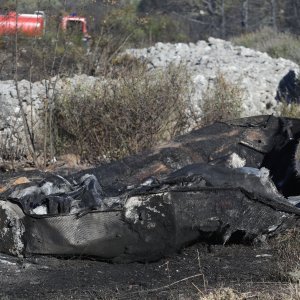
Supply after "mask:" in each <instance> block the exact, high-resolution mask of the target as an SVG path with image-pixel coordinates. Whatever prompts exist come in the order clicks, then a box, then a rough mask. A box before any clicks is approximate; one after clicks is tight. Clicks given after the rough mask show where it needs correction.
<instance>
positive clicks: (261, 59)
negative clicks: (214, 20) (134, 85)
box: [126, 38, 299, 116]
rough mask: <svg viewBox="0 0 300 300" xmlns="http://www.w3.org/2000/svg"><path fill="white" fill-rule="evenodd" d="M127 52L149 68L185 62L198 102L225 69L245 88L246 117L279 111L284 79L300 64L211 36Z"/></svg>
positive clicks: (196, 103)
mask: <svg viewBox="0 0 300 300" xmlns="http://www.w3.org/2000/svg"><path fill="white" fill-rule="evenodd" d="M126 53H127V54H131V55H133V56H135V57H137V58H142V59H146V60H147V61H148V62H149V68H165V67H166V66H167V65H169V64H170V63H175V64H184V65H186V66H187V67H188V70H189V71H190V72H191V74H192V80H193V84H194V87H195V92H194V94H193V97H192V101H193V103H194V105H198V104H199V102H200V101H201V96H202V93H203V91H205V90H206V89H207V87H208V85H209V83H210V82H212V81H213V80H214V78H215V77H216V75H217V74H218V73H219V72H221V73H223V74H224V75H225V78H227V79H228V80H230V81H231V82H232V83H238V84H239V85H240V86H241V87H242V88H243V89H244V113H243V115H244V116H254V115H260V114H272V113H276V106H277V101H276V100H275V96H276V91H277V88H278V85H279V82H280V80H281V79H282V78H283V77H284V76H285V75H286V74H287V73H288V72H289V71H290V70H294V71H295V72H298V70H299V66H298V65H297V64H296V63H294V62H292V61H289V60H286V59H283V58H278V59H274V58H272V57H270V56H269V55H268V54H267V53H262V52H259V51H256V50H252V49H248V48H245V47H241V46H234V45H233V44H232V43H231V42H228V41H224V40H220V39H215V38H209V39H208V42H206V41H199V42H197V43H196V44H193V43H189V44H183V43H178V44H163V43H157V44H156V45H154V46H153V47H150V48H144V49H129V50H127V51H126Z"/></svg>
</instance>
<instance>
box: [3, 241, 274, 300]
mask: <svg viewBox="0 0 300 300" xmlns="http://www.w3.org/2000/svg"><path fill="white" fill-rule="evenodd" d="M271 252H272V251H271V250H270V249H268V248H266V247H258V248H256V247H254V246H246V245H230V246H223V245H207V244H195V245H193V246H191V247H188V248H186V249H183V250H182V251H181V253H177V254H174V255H173V256H170V257H166V258H164V259H162V260H160V261H157V262H152V263H130V264H111V263H109V262H101V261H96V260H91V259H83V258H68V259H65V258H55V257H45V256H35V257H28V258H23V259H18V258H14V257H10V256H6V255H1V256H0V282H1V290H0V298H1V297H2V298H3V299H200V298H199V297H200V293H206V292H208V291H210V290H212V289H215V288H219V287H231V288H234V289H235V290H237V291H240V292H249V291H251V290H255V291H257V290H262V289H264V290H265V289H267V290H268V289H270V290H272V289H274V286H277V283H276V281H277V278H276V272H275V271H274V270H275V269H276V266H275V262H274V261H273V259H272V256H267V255H266V254H270V253H271Z"/></svg>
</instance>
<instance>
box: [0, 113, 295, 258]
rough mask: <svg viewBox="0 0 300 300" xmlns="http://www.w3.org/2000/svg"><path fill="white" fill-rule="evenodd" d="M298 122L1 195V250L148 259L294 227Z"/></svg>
mask: <svg viewBox="0 0 300 300" xmlns="http://www.w3.org/2000/svg"><path fill="white" fill-rule="evenodd" d="M299 138H300V120H297V119H286V118H276V117H274V116H257V117H250V118H243V119H238V120H234V121H226V122H217V123H215V124H212V125H210V126H207V127H204V128H201V129H198V130H195V131H191V132H190V133H188V134H185V135H182V136H179V137H177V138H176V139H174V140H173V141H172V142H170V143H168V144H165V145H163V146H160V147H157V148H155V149H153V150H149V151H148V152H144V153H142V154H139V155H135V156H131V157H127V158H125V159H123V160H120V161H115V162H112V163H109V164H106V165H102V166H99V167H96V168H93V169H90V170H84V171H81V172H79V173H76V174H72V175H71V176H67V177H61V176H59V175H52V176H46V175H45V178H44V179H43V180H42V181H40V182H32V183H29V184H23V185H18V186H16V187H14V188H12V189H9V190H7V191H5V192H3V193H2V194H0V237H1V240H0V251H2V252H5V253H10V254H13V255H31V254H47V255H59V256H77V255H78V256H93V257H97V258H99V259H105V260H111V261H116V262H127V261H152V260H157V259H159V258H161V257H163V256H165V255H169V254H171V253H174V251H177V250H179V249H180V248H182V247H184V246H187V245H189V244H192V243H194V242H197V241H207V242H212V243H223V244H225V243H231V242H234V243H236V242H246V243H252V242H254V241H261V240H264V239H265V238H266V237H269V236H272V235H276V234H277V233H279V232H281V231H283V230H285V229H287V228H291V227H294V226H298V224H299V216H300V209H299V208H298V206H299V203H300V198H298V196H300V185H299V180H300V179H299V176H298V158H297V157H298V140H299Z"/></svg>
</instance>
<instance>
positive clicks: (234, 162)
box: [226, 153, 246, 169]
mask: <svg viewBox="0 0 300 300" xmlns="http://www.w3.org/2000/svg"><path fill="white" fill-rule="evenodd" d="M226 165H227V166H228V167H229V168H233V169H236V168H243V167H244V166H245V165H246V159H244V158H241V157H240V156H239V155H238V154H236V153H232V154H230V156H229V158H228V159H227V161H226Z"/></svg>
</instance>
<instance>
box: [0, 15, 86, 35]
mask: <svg viewBox="0 0 300 300" xmlns="http://www.w3.org/2000/svg"><path fill="white" fill-rule="evenodd" d="M45 26H46V18H45V14H44V12H42V11H36V12H34V13H33V14H17V13H16V12H9V13H7V14H4V15H0V36H6V35H14V34H16V32H18V33H19V34H21V35H24V36H29V37H40V36H42V35H43V34H44V32H45ZM61 28H62V30H63V31H70V32H75V33H79V34H82V36H83V37H84V38H89V34H88V30H87V22H86V19H85V18H84V17H79V16H77V15H75V14H72V15H70V16H64V17H62V19H61Z"/></svg>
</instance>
